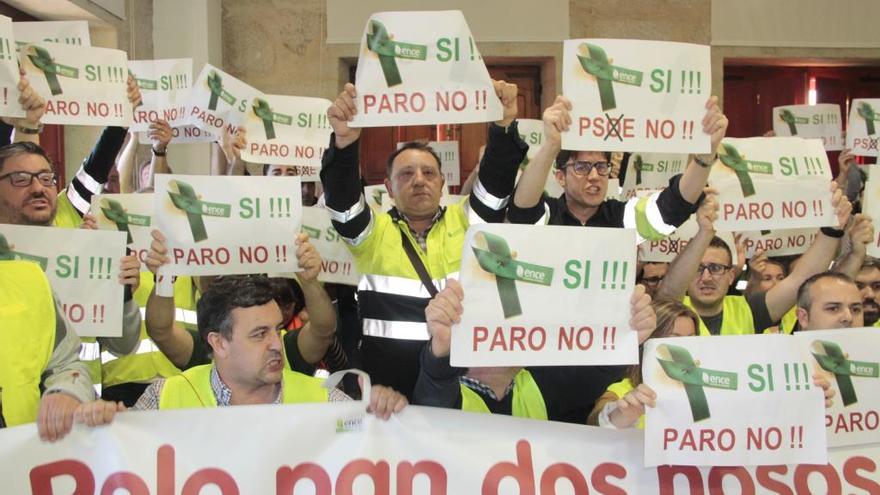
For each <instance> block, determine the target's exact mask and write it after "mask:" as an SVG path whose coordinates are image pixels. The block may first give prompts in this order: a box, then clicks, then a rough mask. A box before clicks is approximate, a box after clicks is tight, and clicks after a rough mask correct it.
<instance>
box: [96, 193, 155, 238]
mask: <svg viewBox="0 0 880 495" xmlns="http://www.w3.org/2000/svg"><path fill="white" fill-rule="evenodd" d="M101 213H103V214H104V216H105V217H107V220H110V221H111V222H113V223H115V224H116V229H117V230H119V231H120V232H125V233H126V234H127V235H128V240H127V241H125V242H126V244H131V243H132V242H134V240H133V239H132V238H131V230H130V229H129V228H128V226H129V225H138V226H141V227H149V226H150V217H149V216H147V215H133V214H131V213H127V212H126V211H125V208H123V207H122V204H120V203H119V202H118V201H116V200H113V199H109V198H104V199H103V200H102V202H101Z"/></svg>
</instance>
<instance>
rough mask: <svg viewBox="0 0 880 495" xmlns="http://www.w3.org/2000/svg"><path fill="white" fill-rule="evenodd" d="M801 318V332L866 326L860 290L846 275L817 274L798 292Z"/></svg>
mask: <svg viewBox="0 0 880 495" xmlns="http://www.w3.org/2000/svg"><path fill="white" fill-rule="evenodd" d="M797 318H798V324H799V326H800V330H827V329H833V328H851V327H856V328H858V327H861V326H864V324H865V322H864V312H863V307H862V298H861V295H860V294H859V289H858V288H857V287H856V284H854V283H853V281H852V279H850V278H849V277H848V276H846V275H844V274H842V273H836V272H822V273H817V274H816V275H813V276H812V277H810V278H808V279H807V280H806V281H804V283H803V284H801V286H800V288H799V289H798V293H797Z"/></svg>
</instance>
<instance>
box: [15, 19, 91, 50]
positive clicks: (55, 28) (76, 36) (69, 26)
mask: <svg viewBox="0 0 880 495" xmlns="http://www.w3.org/2000/svg"><path fill="white" fill-rule="evenodd" d="M12 29H13V30H14V32H15V43H16V44H17V45H19V48H20V47H21V46H23V45H26V44H29V43H42V42H44V41H48V42H50V43H64V44H66V45H77V46H92V40H91V37H90V36H89V23H88V21H35V22H13V23H12Z"/></svg>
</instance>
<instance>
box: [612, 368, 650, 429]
mask: <svg viewBox="0 0 880 495" xmlns="http://www.w3.org/2000/svg"><path fill="white" fill-rule="evenodd" d="M634 388H635V387H633V383H632V380H630V379H629V378H624V379H623V380H620V381H619V382H617V383H612V384H611V385H608V389H607V390H608V392H611V393H612V394H614V395H616V396H617V398H618V399H622V398H623V397H624V396H625V395H626V394H628V393H630V392H632V391H633V389H634ZM636 427H637V428H638V429H640V430H644V429H645V415H644V414H642V415H641V416H639V422H638V423H637V424H636Z"/></svg>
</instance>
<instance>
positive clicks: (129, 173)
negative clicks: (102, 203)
mask: <svg viewBox="0 0 880 495" xmlns="http://www.w3.org/2000/svg"><path fill="white" fill-rule="evenodd" d="M137 146H138V142H137V132H134V131H129V132H128V133H127V134H126V135H125V141H124V142H123V145H122V151H120V152H119V158H118V159H117V160H116V169H117V170H119V192H121V193H126V194H127V193H133V192H135V191H137V190H138V189H139V188H141V187H143V186H146V184H143V185H141V184H139V181H140V177H138V175H137V173H138V171H137Z"/></svg>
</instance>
